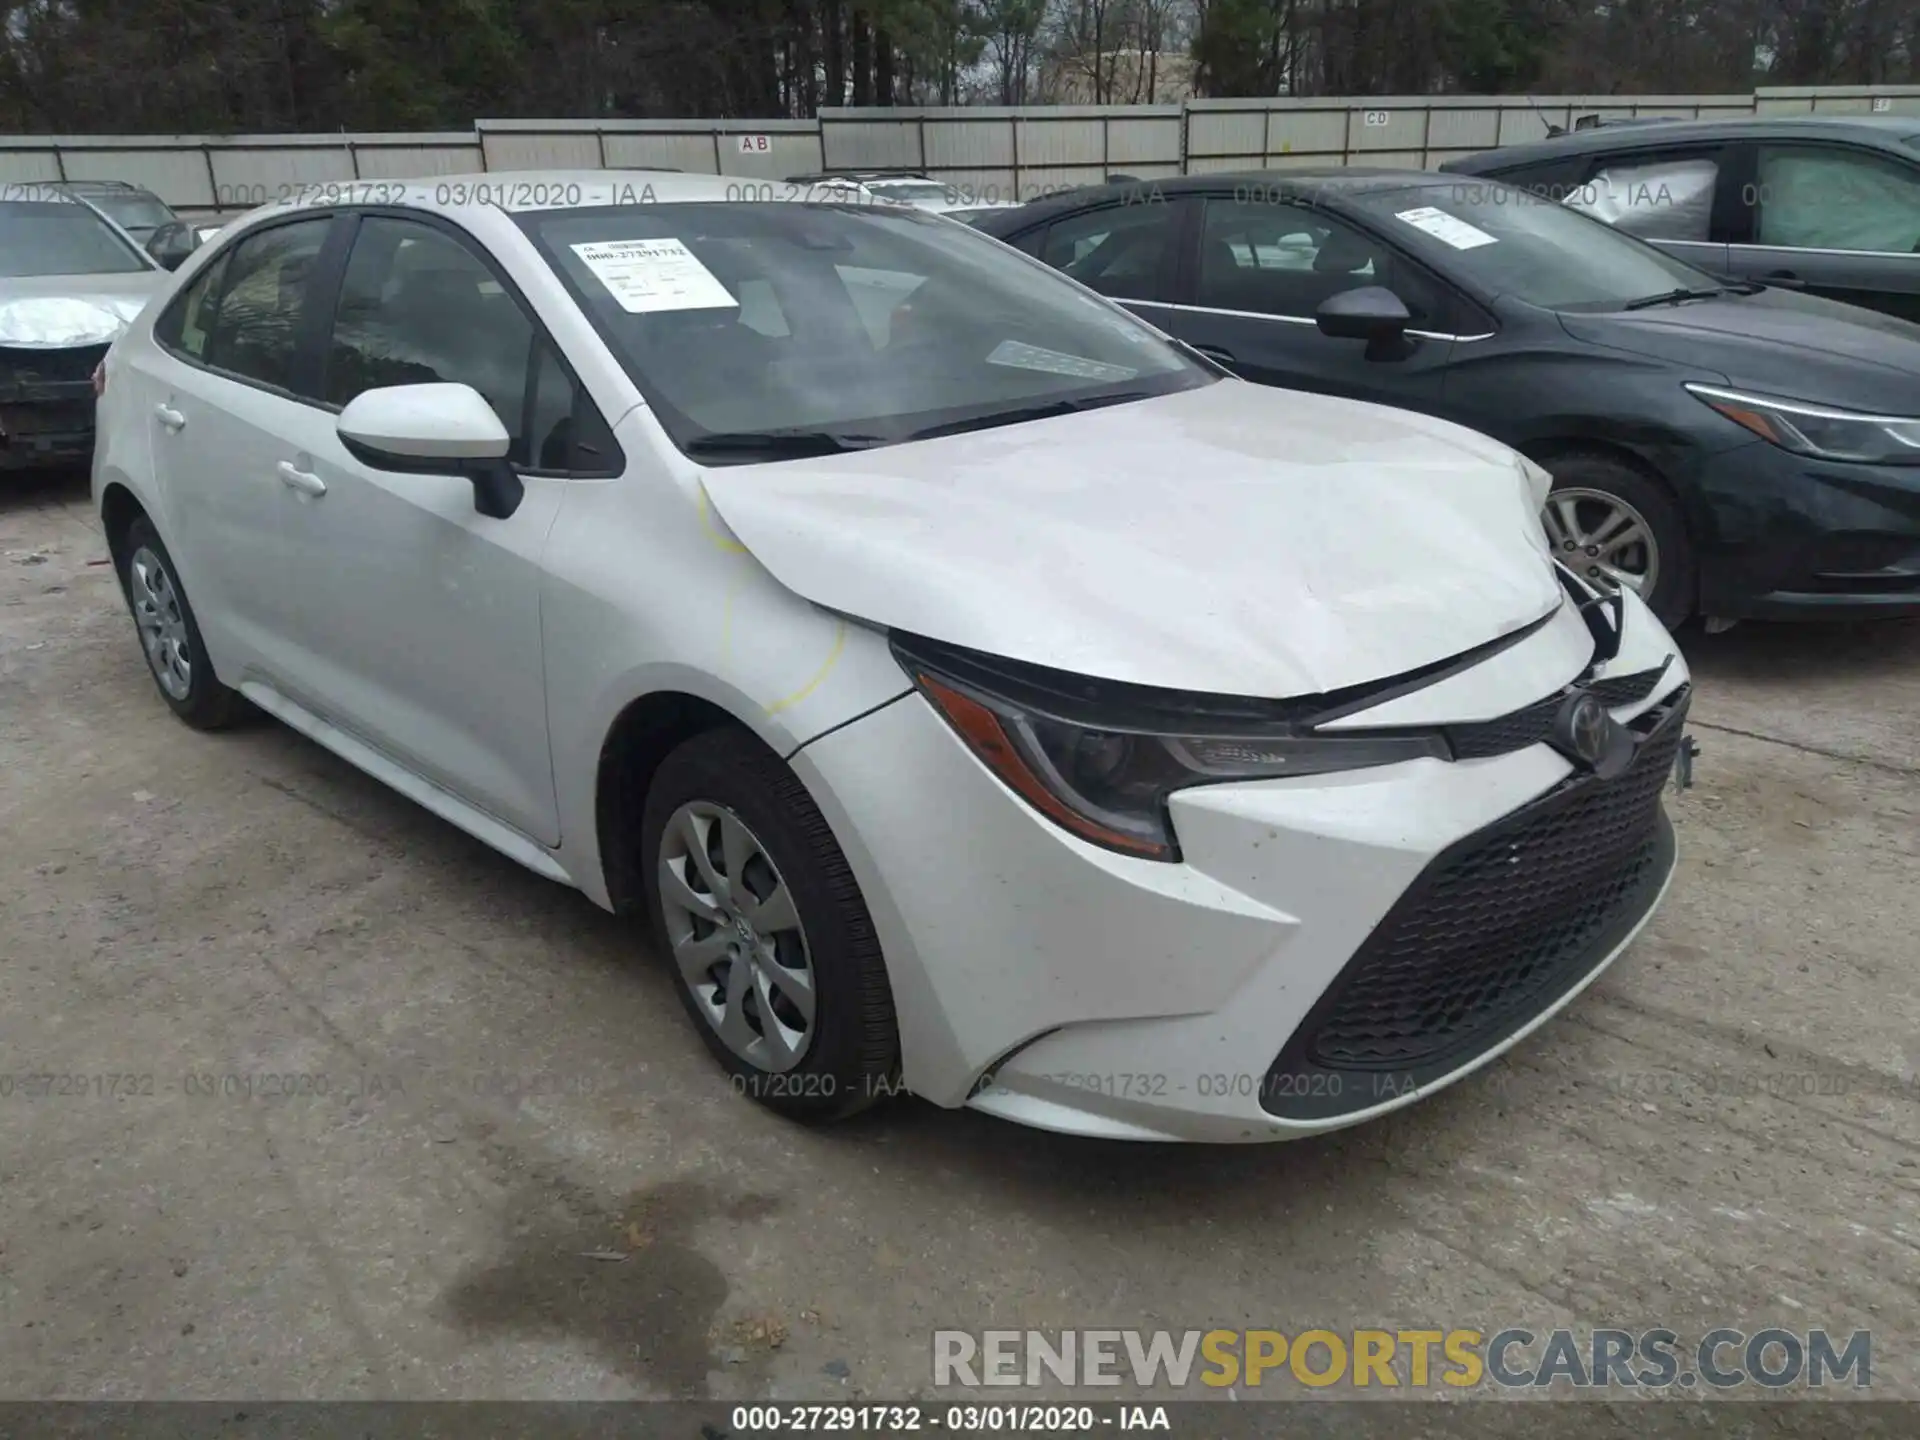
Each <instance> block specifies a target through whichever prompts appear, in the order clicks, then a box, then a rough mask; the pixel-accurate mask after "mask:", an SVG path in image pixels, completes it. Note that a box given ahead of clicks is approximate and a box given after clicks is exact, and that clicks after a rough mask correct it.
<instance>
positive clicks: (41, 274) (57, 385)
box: [0, 184, 167, 471]
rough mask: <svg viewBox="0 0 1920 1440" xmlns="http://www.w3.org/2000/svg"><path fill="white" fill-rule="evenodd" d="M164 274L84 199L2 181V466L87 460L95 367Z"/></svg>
mask: <svg viewBox="0 0 1920 1440" xmlns="http://www.w3.org/2000/svg"><path fill="white" fill-rule="evenodd" d="M166 278H167V272H166V271H165V270H164V269H162V268H161V267H160V266H159V265H158V264H156V263H155V262H154V261H153V259H152V258H151V257H149V256H148V255H147V253H146V252H145V251H143V250H142V249H140V247H139V246H138V245H136V244H135V243H134V241H133V239H132V237H131V236H129V235H128V234H127V233H126V232H125V231H124V230H122V229H121V228H120V227H119V226H118V225H115V224H114V223H113V222H112V221H111V220H109V219H107V217H106V216H105V215H103V214H101V213H100V212H99V211H98V210H97V209H95V208H94V207H93V206H92V205H90V204H88V203H87V202H86V201H84V200H81V199H77V198H75V197H74V196H72V195H69V194H67V193H65V192H64V191H62V190H60V189H57V188H54V187H50V186H42V185H20V184H7V185H0V471H6V470H21V469H29V468H35V467H39V466H51V465H63V464H83V463H85V462H86V460H87V458H88V457H89V456H90V455H91V454H92V453H93V401H94V390H93V374H94V370H95V368H96V367H97V366H98V365H99V364H100V360H101V358H102V357H103V356H104V355H105V354H106V353H107V346H108V345H109V344H111V343H112V341H113V339H114V337H115V336H116V335H118V334H119V333H120V332H121V331H122V330H124V329H126V327H127V324H128V322H129V321H131V320H132V319H133V318H134V316H136V315H138V314H139V313H140V310H141V307H142V306H144V305H145V304H146V303H147V300H148V298H149V297H151V296H152V295H153V293H154V292H155V291H156V290H158V289H159V288H160V287H161V285H162V284H163V283H164V281H165V280H166Z"/></svg>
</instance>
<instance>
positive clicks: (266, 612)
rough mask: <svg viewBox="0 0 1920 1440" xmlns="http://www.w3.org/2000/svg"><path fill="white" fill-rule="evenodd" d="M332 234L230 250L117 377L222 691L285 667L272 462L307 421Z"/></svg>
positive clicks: (289, 232) (318, 231)
mask: <svg viewBox="0 0 1920 1440" xmlns="http://www.w3.org/2000/svg"><path fill="white" fill-rule="evenodd" d="M332 226H333V220H332V217H330V216H325V215H321V216H308V217H304V218H302V219H299V220H294V221H291V222H289V223H284V224H277V225H271V226H268V227H266V228H264V229H260V230H255V231H253V232H251V233H250V234H248V235H247V236H245V237H244V238H243V239H241V240H240V241H239V242H238V243H237V244H235V245H233V246H231V247H230V248H229V249H228V250H227V251H226V252H225V253H223V254H222V255H220V256H218V257H216V258H215V260H214V261H213V263H212V264H211V265H209V266H207V268H206V269H204V270H202V271H201V272H200V274H199V275H197V276H196V277H195V278H194V280H193V281H192V283H190V284H189V285H188V286H187V287H186V288H185V289H184V290H183V291H182V292H181V293H180V294H179V295H177V296H175V297H174V299H173V301H172V303H170V304H169V305H168V307H167V309H166V310H165V311H164V312H163V313H162V315H161V317H160V319H159V320H158V321H157V322H156V323H155V325H154V340H155V342H156V344H155V345H154V347H152V348H151V349H143V350H141V352H140V355H141V357H142V358H141V360H140V361H139V362H137V366H136V367H129V369H130V370H131V371H132V373H129V374H126V375H124V376H123V377H122V378H124V379H126V380H128V381H130V382H132V383H136V384H139V385H140V386H141V387H142V389H143V391H144V392H145V394H144V395H143V399H142V403H143V405H144V407H145V409H146V413H147V416H148V419H147V425H148V435H149V441H150V444H151V445H152V450H153V463H154V472H155V474H156V476H157V477H158V479H159V481H160V486H161V493H162V494H164V495H165V496H166V497H167V509H168V514H167V517H166V525H167V536H166V539H167V545H168V548H169V549H171V550H172V551H173V552H174V557H175V559H176V560H177V561H178V562H179V563H180V566H181V570H182V574H183V576H184V578H185V580H186V583H187V584H188V585H190V586H192V588H193V598H194V608H195V611H196V614H197V617H198V619H199V622H200V628H201V633H202V634H203V635H204V636H205V638H206V641H207V644H208V647H209V649H210V650H211V652H212V654H213V656H214V658H215V660H216V662H217V663H218V664H219V666H220V668H221V672H222V674H223V676H224V677H225V678H226V679H227V680H228V681H229V682H230V683H233V684H238V683H239V682H240V681H242V680H244V679H246V678H249V676H250V675H255V676H257V675H265V676H267V677H277V676H279V675H281V674H283V673H284V672H285V671H286V669H287V668H288V645H289V643H290V637H291V631H292V627H293V621H294V617H295V614H296V612H297V609H298V606H297V602H296V601H295V599H294V596H293V592H292V590H291V588H290V587H289V583H288V575H289V568H290V567H289V559H290V555H289V550H288V536H287V531H286V523H287V521H288V520H289V519H290V518H291V516H292V510H293V505H294V500H293V497H292V496H291V494H290V493H289V491H288V489H287V486H286V483H285V481H284V480H283V479H282V478H281V476H280V475H279V473H278V470H277V466H278V464H279V462H280V461H281V460H282V459H283V458H285V454H286V445H285V442H284V437H285V435H286V434H287V433H288V432H289V430H292V429H295V428H298V426H299V423H300V420H301V417H303V416H305V415H309V414H317V413H318V412H317V411H315V410H314V409H313V405H314V398H313V394H312V392H313V389H314V381H313V379H312V377H310V376H308V375H306V374H303V373H302V367H301V364H300V346H299V339H300V337H301V335H302V334H303V332H304V328H305V326H306V324H307V321H308V309H309V306H308V301H309V298H310V291H309V283H308V282H309V280H310V279H311V277H312V276H313V274H314V272H315V269H316V266H317V262H318V260H319V258H320V254H321V250H322V247H323V246H324V245H325V243H326V240H327V236H328V233H329V231H330V230H331V229H332ZM141 370H145V371H146V372H147V373H145V374H141V373H139V372H140V371H141ZM116 383H118V382H117V381H116Z"/></svg>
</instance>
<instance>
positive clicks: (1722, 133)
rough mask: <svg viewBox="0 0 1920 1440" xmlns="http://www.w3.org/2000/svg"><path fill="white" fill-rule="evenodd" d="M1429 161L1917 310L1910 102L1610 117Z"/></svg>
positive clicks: (1706, 257)
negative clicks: (1656, 118) (1853, 110)
mask: <svg viewBox="0 0 1920 1440" xmlns="http://www.w3.org/2000/svg"><path fill="white" fill-rule="evenodd" d="M1440 168H1441V169H1442V170H1447V171H1452V172H1454V173H1456V174H1462V175H1484V176H1488V177H1490V178H1493V179H1498V180H1503V181H1505V182H1506V183H1507V184H1509V185H1515V186H1519V187H1521V188H1523V189H1525V190H1527V191H1529V192H1531V193H1533V194H1535V195H1539V196H1543V197H1546V198H1548V199H1551V200H1554V201H1557V202H1559V203H1561V204H1565V205H1567V206H1570V207H1571V208H1573V209H1576V210H1580V211H1583V212H1585V213H1586V214H1589V215H1593V216H1595V217H1596V218H1598V219H1602V220H1605V221H1607V222H1608V223H1610V224H1613V225H1617V226H1619V227H1620V228H1621V229H1623V230H1626V231H1629V232H1630V233H1632V234H1635V235H1638V236H1639V237H1640V238H1641V239H1643V240H1650V241H1652V242H1653V243H1654V244H1656V245H1659V246H1661V247H1662V248H1663V249H1666V250H1670V251H1672V252H1673V253H1674V254H1676V255H1679V256H1680V257H1681V258H1683V259H1685V260H1686V261H1688V262H1689V263H1690V264H1694V265H1698V266H1699V267H1700V268H1701V269H1703V270H1709V271H1712V272H1713V273H1715V274H1719V275H1732V276H1736V277H1739V278H1742V279H1752V280H1760V281H1764V282H1765V283H1767V284H1769V285H1775V286H1792V287H1795V288H1800V289H1804V290H1806V291H1808V292H1810V293H1812V294H1815V295H1825V296H1827V297H1828V298H1830V299H1834V300H1845V301H1847V302H1849V303H1850V304H1854V305H1865V306H1868V307H1869V308H1871V309H1875V310H1881V311H1885V312H1886V313H1887V314H1889V315H1898V316H1900V317H1902V318H1903V319H1907V320H1920V115H1846V116H1838V115H1836V116H1816V115H1801V116H1777V117H1763V118H1758V119H1750V120H1702V121H1691V120H1676V121H1669V122H1666V123H1664V124H1657V125H1636V126H1632V127H1628V128H1619V127H1612V126H1607V127H1600V128H1596V129H1592V130H1583V131H1577V132H1576V133H1574V134H1571V135H1562V136H1559V137H1558V138H1556V139H1552V140H1542V141H1538V142H1536V143H1534V144H1531V145H1512V146H1508V147H1507V148H1506V149H1504V150H1489V151H1486V152H1485V153H1483V154H1479V155H1472V156H1468V157H1467V158H1465V159H1461V160H1449V161H1447V163H1446V164H1444V165H1442V166H1441V167H1440Z"/></svg>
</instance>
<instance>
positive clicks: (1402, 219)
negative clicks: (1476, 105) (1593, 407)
mask: <svg viewBox="0 0 1920 1440" xmlns="http://www.w3.org/2000/svg"><path fill="white" fill-rule="evenodd" d="M1353 203H1354V204H1355V205H1357V206H1358V207H1359V208H1360V209H1362V210H1364V211H1366V212H1368V214H1369V215H1370V216H1371V217H1372V218H1373V219H1374V220H1376V221H1378V222H1379V224H1380V225H1381V226H1382V228H1383V229H1385V231H1386V232H1387V233H1388V234H1389V235H1391V236H1393V237H1394V238H1395V239H1397V240H1399V241H1400V242H1401V243H1402V244H1404V245H1405V246H1407V248H1408V249H1410V250H1413V251H1415V252H1416V253H1418V254H1420V255H1422V256H1424V257H1425V258H1427V259H1429V260H1431V261H1432V262H1433V263H1434V264H1435V266H1436V267H1438V268H1439V269H1441V270H1442V271H1444V272H1446V273H1450V274H1455V275H1459V276H1461V277H1463V278H1466V279H1470V280H1473V281H1477V282H1478V283H1479V284H1480V285H1481V286H1482V287H1483V288H1484V289H1485V290H1486V292H1487V294H1488V295H1489V297H1497V296H1501V295H1512V296H1515V297H1517V298H1519V299H1521V300H1524V301H1526V302H1527V303H1528V304H1530V305H1538V306H1541V307H1542V308H1544V309H1547V310H1571V311H1582V310H1616V309H1618V308H1619V307H1620V306H1622V305H1625V304H1627V303H1628V302H1630V301H1633V300H1639V299H1644V298H1646V297H1648V296H1652V295H1661V294H1665V293H1667V292H1669V291H1673V290H1680V289H1698V290H1711V289H1713V288H1714V287H1715V285H1716V284H1717V283H1719V282H1717V281H1715V280H1714V278H1713V277H1712V276H1710V275H1708V274H1707V273H1706V272H1705V271H1702V270H1696V269H1695V268H1694V267H1693V266H1691V265H1688V264H1686V263H1685V262H1684V261H1681V260H1676V259H1674V258H1673V257H1672V256H1671V255H1667V254H1665V253H1663V252H1662V251H1659V250H1656V249H1654V248H1653V247H1652V246H1651V245H1648V244H1646V243H1644V242H1643V241H1640V240H1635V239H1633V238H1632V237H1630V236H1627V235H1623V234H1621V233H1620V232H1619V231H1617V230H1615V229H1613V228H1611V227H1610V226H1608V225H1606V224H1605V223H1604V222H1602V221H1599V220H1590V219H1588V218H1587V217H1586V216H1584V215H1581V214H1578V213H1577V212H1575V211H1573V210H1571V209H1569V208H1568V207H1567V206H1566V205H1565V204H1564V203H1563V202H1562V201H1561V200H1560V199H1559V198H1549V197H1547V196H1544V195H1536V194H1533V193H1532V192H1530V191H1526V190H1519V189H1515V188H1513V187H1511V186H1507V185H1502V184H1500V183H1498V182H1497V181H1493V180H1477V179H1470V178H1467V177H1462V178H1461V179H1459V180H1457V181H1455V182H1453V183H1451V184H1446V185H1421V186H1408V187H1407V188H1405V189H1401V190H1381V191H1375V192H1372V193H1369V194H1362V195H1356V196H1354V197H1353Z"/></svg>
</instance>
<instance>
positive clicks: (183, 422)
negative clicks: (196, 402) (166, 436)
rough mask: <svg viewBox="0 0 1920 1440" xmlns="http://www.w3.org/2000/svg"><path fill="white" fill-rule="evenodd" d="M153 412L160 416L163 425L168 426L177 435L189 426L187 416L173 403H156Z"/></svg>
mask: <svg viewBox="0 0 1920 1440" xmlns="http://www.w3.org/2000/svg"><path fill="white" fill-rule="evenodd" d="M153 413H154V414H155V415H157V416H159V417H160V423H161V424H162V425H164V426H166V427H167V429H169V430H171V431H173V433H174V434H176V435H178V434H179V433H180V432H181V431H182V430H184V429H186V428H187V417H186V416H184V415H182V414H181V413H180V412H179V411H178V410H176V409H174V408H173V407H172V406H171V405H156V406H154V407H153Z"/></svg>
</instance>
